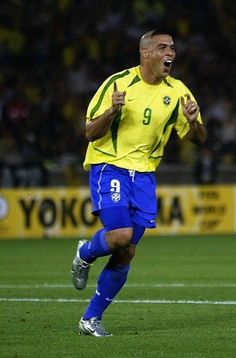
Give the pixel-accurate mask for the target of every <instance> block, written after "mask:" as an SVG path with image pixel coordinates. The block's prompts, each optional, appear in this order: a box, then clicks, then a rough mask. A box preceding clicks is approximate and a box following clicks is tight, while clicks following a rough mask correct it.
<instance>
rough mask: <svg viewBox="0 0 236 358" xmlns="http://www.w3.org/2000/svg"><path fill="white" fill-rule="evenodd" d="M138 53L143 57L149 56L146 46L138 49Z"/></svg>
mask: <svg viewBox="0 0 236 358" xmlns="http://www.w3.org/2000/svg"><path fill="white" fill-rule="evenodd" d="M140 53H141V55H142V57H143V58H145V59H147V58H148V57H149V51H148V50H147V49H146V48H143V49H141V50H140Z"/></svg>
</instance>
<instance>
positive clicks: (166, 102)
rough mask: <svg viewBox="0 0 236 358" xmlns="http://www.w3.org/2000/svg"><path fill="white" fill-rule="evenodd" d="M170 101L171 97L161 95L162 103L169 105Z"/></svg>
mask: <svg viewBox="0 0 236 358" xmlns="http://www.w3.org/2000/svg"><path fill="white" fill-rule="evenodd" d="M170 101H171V99H170V97H169V96H164V97H163V103H164V104H165V105H166V106H169V104H170Z"/></svg>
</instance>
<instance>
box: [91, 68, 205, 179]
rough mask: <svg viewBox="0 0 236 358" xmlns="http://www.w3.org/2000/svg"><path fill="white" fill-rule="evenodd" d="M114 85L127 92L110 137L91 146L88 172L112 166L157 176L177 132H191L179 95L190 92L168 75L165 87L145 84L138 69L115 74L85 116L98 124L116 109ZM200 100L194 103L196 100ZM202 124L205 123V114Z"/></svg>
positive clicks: (99, 92) (182, 133)
mask: <svg viewBox="0 0 236 358" xmlns="http://www.w3.org/2000/svg"><path fill="white" fill-rule="evenodd" d="M114 81H116V83H117V88H118V91H126V96H125V105H124V106H122V109H121V111H119V112H118V113H117V114H116V116H115V118H114V120H113V122H112V125H111V128H110V130H109V131H108V132H107V133H106V135H105V136H104V137H102V138H100V139H98V140H96V141H94V142H90V143H89V145H88V148H87V152H86V157H85V161H84V169H85V170H89V168H90V165H91V164H99V163H109V164H113V165H115V166H117V167H121V168H125V169H130V170H136V171H139V172H153V171H155V170H156V168H157V167H158V165H159V163H160V161H161V159H162V157H163V153H164V147H165V144H166V143H167V141H168V139H169V137H170V134H171V131H172V129H173V128H175V130H176V131H177V134H178V136H179V137H180V138H183V137H184V136H185V135H186V134H187V133H188V131H189V123H188V121H187V119H186V118H185V117H184V115H183V113H182V110H181V105H180V97H181V96H185V95H186V94H189V95H190V97H191V99H194V96H193V95H192V93H191V92H190V90H189V89H188V88H187V87H186V86H185V85H184V84H183V82H181V81H180V80H177V79H175V78H173V77H171V76H167V77H166V78H165V79H164V80H163V81H162V82H161V83H160V84H157V85H151V84H148V83H146V82H144V81H143V80H142V77H141V74H140V69H139V66H137V67H133V68H130V69H127V70H124V71H122V72H119V73H116V74H114V75H112V76H110V77H109V78H108V79H107V80H106V81H104V83H103V84H102V85H101V86H100V87H99V89H98V90H97V92H96V93H95V95H94V97H93V98H92V100H91V102H90V104H89V106H88V110H87V115H86V118H87V120H93V119H94V118H96V117H98V116H100V115H102V114H103V113H104V112H105V111H106V110H107V109H108V108H110V107H111V105H112V93H113V84H114ZM194 100H195V99H194ZM197 120H198V121H199V122H200V123H202V119H201V115H200V114H199V115H198V118H197Z"/></svg>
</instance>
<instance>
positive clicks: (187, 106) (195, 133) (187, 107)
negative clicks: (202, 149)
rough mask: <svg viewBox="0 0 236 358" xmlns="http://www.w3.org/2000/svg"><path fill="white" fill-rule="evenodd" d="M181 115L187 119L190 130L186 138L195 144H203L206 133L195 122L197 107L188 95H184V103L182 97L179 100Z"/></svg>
mask: <svg viewBox="0 0 236 358" xmlns="http://www.w3.org/2000/svg"><path fill="white" fill-rule="evenodd" d="M180 103H181V108H182V112H183V115H184V116H185V118H186V119H187V121H188V123H189V126H190V130H189V132H188V133H187V135H186V138H187V139H188V140H190V141H191V142H193V143H195V144H201V143H204V142H205V140H206V131H205V128H204V126H203V124H201V123H199V122H198V121H197V117H198V114H199V110H200V108H199V106H198V104H197V103H196V102H195V101H192V100H191V99H190V95H186V102H185V99H184V98H183V97H181V98H180Z"/></svg>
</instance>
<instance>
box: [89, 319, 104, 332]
mask: <svg viewBox="0 0 236 358" xmlns="http://www.w3.org/2000/svg"><path fill="white" fill-rule="evenodd" d="M91 322H92V324H93V325H94V328H97V329H98V331H99V333H103V334H107V332H106V331H105V329H104V328H103V327H102V324H101V321H100V320H99V319H98V318H97V317H94V318H91Z"/></svg>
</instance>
